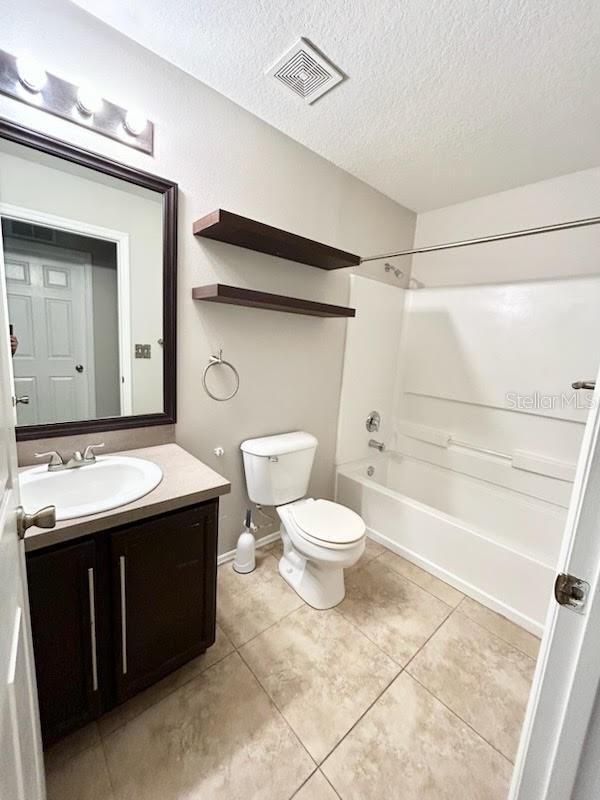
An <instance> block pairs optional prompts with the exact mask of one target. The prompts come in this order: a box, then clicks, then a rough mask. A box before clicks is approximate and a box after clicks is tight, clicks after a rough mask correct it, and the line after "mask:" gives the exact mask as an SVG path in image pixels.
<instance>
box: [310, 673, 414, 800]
mask: <svg viewBox="0 0 600 800" xmlns="http://www.w3.org/2000/svg"><path fill="white" fill-rule="evenodd" d="M403 672H404V668H402V669H401V670H400V672H398V674H397V675H394V677H393V678H392V679H391V681H390V682H389V683H388V684H387V685H386V686H384V687H383V689H382V690H381V691H380V692H379V694H378V695H377V697H376V698H375V699H374V700H373V702H372V703H370V704H369V705H368V706H367V708H365V710H364V711H363V712H362V714H361V715H360V716H359V717H358V719H356V720H355V721H354V722H353V723H352V725H351V726H350V727H349V728H348V730H347V731H346V733H345V734H344V735H343V736H342V738H341V739H340V740H339V742H337V743H336V744H335V745H334V746H333V747H332V748H331V750H330V751H329V752H328V753H327V755H326V756H325V757H324V758H323V760H322V761H321V762H320V763H319V769H321V767H322V766H323V765H324V764H325V762H326V761H327V759H328V758H330V757H331V756H332V755H333V753H335V751H336V750H337V749H338V747H339V746H340V745H341V744H342V742H343V741H344V740H345V739H346V738H347V737H348V736H349V735H350V734H351V733H352V731H353V730H354V728H356V726H357V725H358V723H359V722H360V721H361V720H362V719H363V717H365V716H366V715H367V714H368V713H369V711H370V710H371V709H372V708H373V706H374V705H376V704H377V703H378V702H379V701H380V700H381V698H382V697H383V695H384V694H385V693H386V692H387V691H388V689H389V688H390V687H391V685H392V684H393V683H394V682H395V681H397V680H398V678H399V677H400V675H402V674H403ZM323 776H324V777H325V778H326V779H327V775H325V773H323ZM331 785H332V787H333V788H334V789H335V786H333V784H331ZM336 793H337V790H336Z"/></svg>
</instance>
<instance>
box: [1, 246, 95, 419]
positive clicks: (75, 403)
mask: <svg viewBox="0 0 600 800" xmlns="http://www.w3.org/2000/svg"><path fill="white" fill-rule="evenodd" d="M4 249H5V254H4V260H5V269H6V288H7V294H8V311H9V321H10V324H11V325H12V329H13V332H14V334H15V335H16V337H17V339H18V342H19V346H18V349H17V352H16V353H15V356H14V359H13V370H14V375H15V392H16V395H17V397H22V396H27V397H28V398H29V403H28V404H24V403H19V404H18V405H17V422H18V424H19V425H38V424H44V423H51V422H65V421H72V420H80V419H91V418H93V417H95V416H96V403H95V385H94V383H95V381H94V374H95V370H94V350H93V309H92V287H91V262H90V256H89V254H87V253H74V252H73V251H67V250H60V249H59V248H56V247H51V246H48V245H40V244H37V243H35V242H33V243H23V242H20V241H15V240H13V239H7V240H6V241H5V243H4Z"/></svg>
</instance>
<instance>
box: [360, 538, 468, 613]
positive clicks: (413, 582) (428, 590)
mask: <svg viewBox="0 0 600 800" xmlns="http://www.w3.org/2000/svg"><path fill="white" fill-rule="evenodd" d="M386 549H387V548H386ZM387 552H388V553H391V554H392V555H394V556H398V558H403V556H400V555H398V553H394V551H393V550H388V551H387ZM384 555H385V553H380V554H379V555H378V556H375V558H372V559H370V560H369V561H368V562H367V564H370V563H371V561H379V559H380V558H382V557H383V556H384ZM404 560H405V561H407V562H408V563H409V564H412V561H408V559H407V558H405V559H404ZM365 566H366V565H365ZM382 566H384V567H386V569H390V570H391V571H392V572H395V573H396V575H399V576H400V577H401V578H404V580H406V581H408V582H409V583H412V585H413V586H417V587H418V588H419V589H422V590H423V591H424V592H427V594H428V595H431V597H435V599H436V600H439V601H440V603H444V604H445V605H447V606H448V607H449V608H452V609H456V608H458V607H459V605H460V604H461V603H462V601H463V600H464V599H465V597H466V596H467V595H466V594H464V593H463V592H461V591H460V589H456V588H455V587H454V586H452V585H451V584H449V583H446V581H443V580H442V579H441V578H438V577H436V576H435V575H434V574H433V573H432V572H428V571H427V570H426V569H423V568H422V567H417V565H416V564H413V566H414V567H417V569H421V570H422V571H423V572H425V573H426V574H427V575H430V576H431V577H432V578H435V580H436V581H439V582H440V583H443V584H444V586H449V587H450V589H452V590H453V591H455V592H458V593H459V594H460V596H461V597H460V600H459V601H458V603H457V604H456V605H455V606H453V605H452V603H448V602H447V601H446V600H442V598H441V597H438V595H437V594H434V593H433V592H432V591H431V590H430V589H426V588H425V587H424V586H421V584H420V583H417V582H416V581H414V580H413V579H412V578H409V577H408V576H407V575H404V573H402V572H399V571H398V570H397V569H394V568H393V567H392V566H390V565H389V564H385V563H383V562H382Z"/></svg>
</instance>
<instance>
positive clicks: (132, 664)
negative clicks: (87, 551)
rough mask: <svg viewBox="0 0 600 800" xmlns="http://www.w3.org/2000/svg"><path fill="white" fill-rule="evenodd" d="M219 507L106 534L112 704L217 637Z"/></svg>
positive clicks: (198, 508)
mask: <svg viewBox="0 0 600 800" xmlns="http://www.w3.org/2000/svg"><path fill="white" fill-rule="evenodd" d="M216 511H217V503H216V502H211V503H207V504H204V505H202V506H195V507H192V508H188V509H186V510H184V511H176V512H172V513H170V514H165V515H164V516H163V517H160V518H157V519H152V520H147V521H143V522H140V523H136V524H134V525H129V526H128V527H127V528H126V529H123V530H121V531H118V532H115V533H113V534H111V552H112V570H113V586H114V601H113V608H114V614H115V622H114V634H115V639H116V641H115V651H116V656H117V669H116V692H117V701H118V702H122V701H123V700H125V699H126V698H127V697H130V696H131V695H133V694H135V693H136V692H139V691H140V690H141V689H144V688H145V687H146V686H149V685H150V684H152V683H154V682H155V681H157V680H159V679H160V678H162V677H163V676H164V675H166V674H167V673H169V672H171V671H172V670H174V669H176V668H177V667H179V666H181V665H182V664H184V663H185V662H186V661H189V660H190V659H192V658H194V657H195V656H197V655H199V654H200V653H203V652H204V651H205V650H206V648H207V647H209V646H210V645H211V644H212V643H213V642H214V639H215V610H216V600H215V593H216V561H217V550H216V544H217V513H216Z"/></svg>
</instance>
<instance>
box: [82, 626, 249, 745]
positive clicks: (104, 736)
mask: <svg viewBox="0 0 600 800" xmlns="http://www.w3.org/2000/svg"><path fill="white" fill-rule="evenodd" d="M230 641H231V640H230ZM231 644H232V646H233V642H231ZM234 652H235V646H234V647H233V650H230V651H229V652H228V653H225V655H223V656H221V658H218V659H217V660H216V661H213V662H212V663H211V664H207V666H206V667H204V669H201V670H200V671H199V672H197V673H196V674H195V675H192V676H190V678H189V679H188V680H186V681H184V682H183V683H181V684H179V685H178V686H174V687H173V689H171V690H170V691H168V692H167V693H166V694H164V695H162V697H159V698H157V699H156V700H155V701H154V702H152V703H150V704H149V705H147V706H146V707H145V708H142V709H141V710H140V712H139V713H138V714H134V715H133V716H132V717H130V718H129V719H126V720H125V721H124V722H123V723H121V724H120V725H117V727H116V728H114V729H113V730H111V731H110V732H109V733H107V734H106V735H104V734H103V733H102V728H101V727H100V725H99V721H100V720H101V719H102V717H98V720H96V723H97V724H98V734H99V736H100V740H101V741H102V742H104V739H108V738H109V737H110V736H112V735H113V733H116V732H117V731H119V730H121V728H124V727H125V726H126V725H129V723H130V722H133V720H134V719H137V718H138V717H141V716H142V714H144V713H145V712H146V711H148V710H149V709H150V708H152V707H153V706H157V705H158V704H159V703H162V701H163V700H166V699H167V697H170V696H171V695H172V694H175V692H177V691H178V690H179V689H182V688H183V687H184V686H187V685H188V683H191V682H192V681H195V680H196V678H199V677H200V676H201V675H203V674H204V673H205V672H206V671H207V670H209V669H211V667H214V666H216V665H217V664H220V663H221V661H224V660H225V659H226V658H227V657H228V656H230V655H231V654H232V653H234ZM187 663H188V664H189V663H190V662H189V661H188V662H187ZM184 666H185V665H184ZM180 669H181V667H180ZM173 674H174V673H173V672H170V673H169V675H173ZM165 677H168V676H165ZM156 685H157V684H152V686H156ZM152 686H149V687H148V689H151V688H152ZM134 697H139V694H138V695H133V697H132V698H131V699H132V700H133V698H134ZM115 708H119V706H115ZM112 710H113V709H111V711H112ZM106 713H107V714H110V711H107V712H106ZM103 716H104V715H103ZM91 746H93V745H91ZM85 749H86V750H88V749H89V748H88V747H86V748H85Z"/></svg>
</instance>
